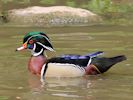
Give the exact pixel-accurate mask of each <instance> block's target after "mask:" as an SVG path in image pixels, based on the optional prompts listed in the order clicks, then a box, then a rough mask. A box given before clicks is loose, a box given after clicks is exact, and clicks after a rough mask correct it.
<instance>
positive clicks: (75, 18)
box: [8, 6, 102, 27]
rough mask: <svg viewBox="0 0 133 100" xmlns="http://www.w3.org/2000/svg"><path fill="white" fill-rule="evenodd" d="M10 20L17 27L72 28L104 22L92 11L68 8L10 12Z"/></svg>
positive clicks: (33, 8)
mask: <svg viewBox="0 0 133 100" xmlns="http://www.w3.org/2000/svg"><path fill="white" fill-rule="evenodd" d="M8 20H9V22H10V23H14V24H17V25H29V26H31V25H32V26H42V27H45V26H70V25H92V24H98V23H100V22H101V21H102V19H101V17H100V16H98V15H96V14H94V13H92V12H91V11H88V10H85V9H81V8H73V7H67V6H52V7H39V6H33V7H28V8H24V9H13V10H9V11H8Z"/></svg>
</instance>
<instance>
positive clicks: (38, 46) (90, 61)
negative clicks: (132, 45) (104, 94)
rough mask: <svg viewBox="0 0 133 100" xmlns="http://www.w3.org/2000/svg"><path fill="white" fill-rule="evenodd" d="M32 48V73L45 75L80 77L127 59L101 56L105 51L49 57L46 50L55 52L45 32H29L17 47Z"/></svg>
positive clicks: (98, 71)
mask: <svg viewBox="0 0 133 100" xmlns="http://www.w3.org/2000/svg"><path fill="white" fill-rule="evenodd" d="M24 49H29V50H31V54H32V56H31V57H30V60H29V62H28V69H29V71H30V72H31V73H33V74H36V75H39V76H41V78H42V79H44V78H45V77H79V76H84V75H96V74H101V73H104V72H106V71H107V70H108V69H110V68H111V67H112V66H113V65H114V64H116V63H118V62H121V61H123V60H126V57H125V56H124V55H119V56H115V57H101V56H100V55H102V54H103V51H98V52H94V53H89V54H86V55H76V54H68V55H61V56H57V57H53V58H51V59H47V56H46V54H45V51H46V50H49V51H52V52H54V51H55V50H54V48H53V46H52V43H51V41H50V39H49V37H48V36H47V35H46V34H45V33H43V32H29V33H27V34H26V35H25V36H24V39H23V45H22V46H21V47H19V48H17V49H16V51H21V50H24Z"/></svg>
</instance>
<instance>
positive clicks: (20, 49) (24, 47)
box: [16, 42, 27, 51]
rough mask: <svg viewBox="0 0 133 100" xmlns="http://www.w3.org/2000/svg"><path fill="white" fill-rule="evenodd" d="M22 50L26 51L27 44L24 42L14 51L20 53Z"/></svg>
mask: <svg viewBox="0 0 133 100" xmlns="http://www.w3.org/2000/svg"><path fill="white" fill-rule="evenodd" d="M24 49H27V42H25V43H24V44H23V45H22V46H21V47H19V48H17V49H16V51H22V50H24Z"/></svg>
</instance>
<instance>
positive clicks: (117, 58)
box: [110, 55, 127, 65]
mask: <svg viewBox="0 0 133 100" xmlns="http://www.w3.org/2000/svg"><path fill="white" fill-rule="evenodd" d="M126 59H127V58H126V56H125V55H119V56H115V57H112V58H110V60H111V61H112V63H114V64H116V63H118V62H122V61H124V60H126ZM114 64H113V65H114Z"/></svg>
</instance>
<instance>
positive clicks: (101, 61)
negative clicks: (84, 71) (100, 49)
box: [92, 55, 127, 73]
mask: <svg viewBox="0 0 133 100" xmlns="http://www.w3.org/2000/svg"><path fill="white" fill-rule="evenodd" d="M126 59H127V58H126V56H125V55H119V56H115V57H111V58H106V57H102V58H94V59H93V60H92V64H94V65H95V66H96V67H97V69H98V70H99V71H100V72H101V73H104V72H106V71H107V70H109V69H110V68H111V67H112V66H113V65H115V64H117V63H119V62H122V61H124V60H126Z"/></svg>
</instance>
